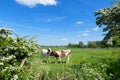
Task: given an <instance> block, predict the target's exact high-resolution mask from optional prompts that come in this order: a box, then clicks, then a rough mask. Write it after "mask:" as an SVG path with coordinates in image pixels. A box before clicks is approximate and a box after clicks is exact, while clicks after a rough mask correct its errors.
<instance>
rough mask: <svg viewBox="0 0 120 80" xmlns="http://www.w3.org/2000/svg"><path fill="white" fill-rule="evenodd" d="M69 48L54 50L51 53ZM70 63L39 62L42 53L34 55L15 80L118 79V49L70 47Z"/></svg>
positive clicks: (56, 48) (119, 69) (63, 61)
mask: <svg viewBox="0 0 120 80" xmlns="http://www.w3.org/2000/svg"><path fill="white" fill-rule="evenodd" d="M61 49H68V48H64V47H53V48H52V50H61ZM70 49H71V51H72V52H71V56H70V62H69V63H68V64H66V63H65V61H66V58H62V62H61V63H55V61H56V59H55V57H51V58H50V62H49V63H45V62H43V61H42V57H41V53H39V54H33V55H32V56H31V57H29V58H28V60H27V62H26V64H25V65H24V67H23V68H22V70H21V72H20V73H19V74H18V77H19V78H18V80H23V79H24V80H119V79H120V74H119V73H120V72H119V71H120V65H119V64H118V63H120V60H119V56H120V50H119V48H118V49H87V48H86V49H81V48H70Z"/></svg>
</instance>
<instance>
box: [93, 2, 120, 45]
mask: <svg viewBox="0 0 120 80" xmlns="http://www.w3.org/2000/svg"><path fill="white" fill-rule="evenodd" d="M95 16H97V18H96V24H97V25H98V26H100V27H101V26H102V25H105V27H104V29H103V32H106V34H105V37H104V39H103V41H105V42H108V41H109V39H111V38H113V42H114V43H115V45H116V43H117V45H118V46H119V45H120V3H117V4H114V5H113V6H112V7H111V8H110V7H106V8H103V9H101V10H99V11H96V12H95ZM113 45H114V44H113Z"/></svg>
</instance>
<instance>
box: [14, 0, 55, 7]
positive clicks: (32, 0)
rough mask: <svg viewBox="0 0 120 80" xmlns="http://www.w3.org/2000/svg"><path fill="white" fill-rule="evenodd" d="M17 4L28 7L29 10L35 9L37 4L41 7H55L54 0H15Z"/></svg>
mask: <svg viewBox="0 0 120 80" xmlns="http://www.w3.org/2000/svg"><path fill="white" fill-rule="evenodd" d="M15 1H16V2H17V3H19V4H22V5H25V6H28V7H30V8H32V7H35V6H36V5H37V4H42V5H45V6H46V5H57V1H56V0H15Z"/></svg>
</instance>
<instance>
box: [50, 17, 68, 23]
mask: <svg viewBox="0 0 120 80" xmlns="http://www.w3.org/2000/svg"><path fill="white" fill-rule="evenodd" d="M65 18H66V16H60V17H53V18H49V19H48V22H56V21H61V20H64V19H65Z"/></svg>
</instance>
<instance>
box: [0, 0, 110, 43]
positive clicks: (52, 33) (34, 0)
mask: <svg viewBox="0 0 120 80" xmlns="http://www.w3.org/2000/svg"><path fill="white" fill-rule="evenodd" d="M111 1H112V0H0V27H6V28H10V29H12V30H13V31H14V32H15V33H17V34H19V35H20V36H25V35H30V36H33V35H37V38H36V40H37V41H38V43H39V44H40V45H66V44H68V43H78V42H79V41H83V42H84V43H85V44H87V41H96V40H102V39H103V36H102V34H103V32H102V28H98V27H97V25H96V24H95V19H96V17H95V16H94V13H95V11H98V10H99V9H102V8H104V7H107V6H108V7H109V6H111V5H112V4H111Z"/></svg>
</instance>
